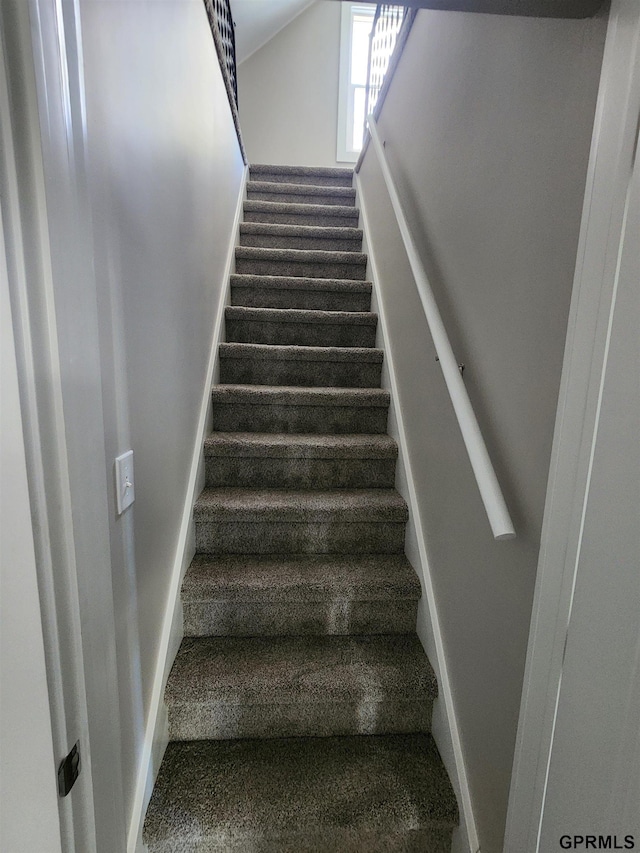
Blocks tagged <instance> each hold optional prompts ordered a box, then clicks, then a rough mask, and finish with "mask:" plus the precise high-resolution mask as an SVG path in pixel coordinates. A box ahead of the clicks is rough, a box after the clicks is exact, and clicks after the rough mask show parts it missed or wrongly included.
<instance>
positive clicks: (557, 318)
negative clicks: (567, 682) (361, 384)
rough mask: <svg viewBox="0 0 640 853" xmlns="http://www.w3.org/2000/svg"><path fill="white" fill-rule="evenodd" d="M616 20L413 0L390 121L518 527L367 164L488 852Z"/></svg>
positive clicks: (513, 717)
mask: <svg viewBox="0 0 640 853" xmlns="http://www.w3.org/2000/svg"><path fill="white" fill-rule="evenodd" d="M605 29H606V20H605V18H604V17H603V16H601V17H598V18H595V19H591V20H586V21H557V20H556V21H552V20H543V19H539V20H537V19H525V18H503V17H498V16H491V15H473V14H463V13H455V14H454V13H447V12H437V11H426V10H422V11H420V12H419V13H418V16H417V19H416V22H415V24H414V27H413V30H412V32H411V34H410V36H409V40H408V43H407V45H406V47H405V51H404V54H403V56H402V59H401V61H400V64H399V66H398V68H397V71H396V75H395V77H394V79H393V82H392V85H391V88H390V91H389V94H388V96H387V99H386V101H385V104H384V106H383V109H382V113H381V116H380V119H379V126H380V133H381V136H382V138H383V139H385V140H386V154H387V157H388V159H389V163H390V167H391V170H392V173H393V174H394V177H395V180H396V183H397V185H398V188H399V192H400V197H401V199H402V200H403V203H404V204H405V207H406V210H407V214H408V218H409V222H410V225H411V227H412V229H413V234H414V237H415V239H416V242H417V245H418V248H419V250H420V252H421V256H422V261H423V263H424V265H425V268H426V270H427V274H428V275H429V277H430V280H431V283H432V287H433V290H434V292H435V295H436V298H437V300H438V303H439V307H440V310H441V312H442V314H443V318H444V320H445V324H446V326H447V329H448V331H449V335H450V337H451V340H452V344H453V348H454V352H456V354H457V356H458V358H459V360H460V361H461V362H464V363H465V365H466V369H465V373H464V377H465V382H466V384H467V388H468V390H469V395H470V397H471V401H472V403H473V405H474V408H475V410H476V414H477V416H478V420H479V422H480V426H481V429H482V430H483V433H484V435H485V439H486V441H487V445H488V449H489V453H490V455H491V457H492V459H493V461H494V464H495V465H496V470H497V474H498V479H499V481H500V483H501V485H502V487H503V490H504V492H505V497H506V500H507V504H508V506H509V508H510V510H511V512H512V516H513V519H514V523H515V525H516V530H517V534H518V537H517V539H515V540H513V541H508V542H495V541H494V540H493V539H492V536H491V531H490V528H489V525H488V522H487V519H486V515H485V513H484V509H483V506H482V503H481V500H480V497H479V493H478V491H477V486H476V484H475V480H474V478H473V474H472V472H471V468H470V465H469V462H468V458H467V456H466V451H465V448H464V445H463V442H462V438H461V436H460V432H459V428H458V426H457V423H456V421H455V416H454V414H453V409H452V407H451V404H450V401H449V398H448V395H447V391H446V388H445V385H444V380H443V379H442V375H441V371H440V369H439V366H438V365H437V363H436V362H435V352H434V348H433V344H432V341H431V338H430V335H429V331H428V328H427V326H426V321H425V319H424V315H423V313H422V309H421V306H420V302H419V298H418V295H417V292H416V290H415V285H414V283H413V280H412V276H411V272H410V269H409V266H408V261H407V259H406V255H405V254H404V249H403V247H402V243H401V238H400V235H399V232H398V230H397V227H396V224H395V219H394V217H393V212H392V209H391V205H390V202H389V199H388V196H387V193H386V190H385V187H384V182H383V179H382V176H381V173H380V170H379V167H378V164H377V162H376V155H375V152H374V151H373V150H372V148H369V150H368V151H367V153H366V156H365V158H364V161H363V165H362V168H361V172H360V179H361V187H362V192H363V194H364V196H365V198H366V200H367V209H368V211H369V220H370V222H369V224H370V228H371V234H370V237H371V240H372V243H373V246H374V248H375V253H376V258H377V259H378V274H379V278H380V285H381V287H380V289H381V298H382V300H383V302H384V310H385V314H386V322H387V326H388V332H389V340H390V345H391V348H392V355H393V359H394V363H395V370H396V376H397V381H398V385H399V401H398V402H399V405H400V406H401V408H402V413H403V419H404V422H405V428H406V436H407V443H408V450H409V454H410V464H411V466H412V470H413V475H414V479H415V481H416V485H417V491H418V502H419V508H420V516H421V522H422V526H423V529H424V531H425V535H426V540H427V541H426V548H427V554H428V558H429V565H430V571H431V574H432V581H433V586H434V590H435V596H436V605H437V608H438V614H439V618H440V627H441V631H442V636H443V643H444V649H445V655H446V659H447V664H448V669H449V676H450V680H451V686H452V692H453V699H454V705H455V710H456V715H457V719H458V724H459V728H460V736H461V741H462V750H463V753H464V759H465V764H466V769H467V774H468V778H469V785H470V789H471V798H472V802H473V807H474V815H475V820H476V825H477V829H478V834H479V838H480V845H481V849H482V850H483V853H498V851H500V850H501V849H502V839H503V833H504V823H505V815H506V807H507V798H508V790H509V780H510V775H511V767H512V761H513V749H514V742H515V733H516V727H517V721H518V710H519V701H520V693H521V688H522V678H523V672H524V662H525V655H526V646H527V636H528V630H529V620H530V615H531V604H532V595H533V587H534V582H535V573H536V563H537V555H538V549H539V541H540V529H541V523H542V514H543V508H544V500H545V489H546V479H547V473H548V466H549V458H550V450H551V439H552V432H553V426H554V417H555V409H556V403H557V394H558V388H559V382H560V370H561V364H562V354H563V347H564V341H565V334H566V322H567V316H568V309H569V300H570V295H571V285H572V280H573V272H574V267H575V260H576V249H577V242H578V233H579V226H580V215H581V209H582V198H583V193H584V182H585V175H586V167H587V159H588V154H589V145H590V140H591V131H592V125H593V117H594V109H595V100H596V94H597V85H598V80H599V73H600V65H601V59H602V49H603V42H604V35H605ZM426 619H427V615H426V608H425V609H423V610H422V611H421V615H420V616H419V622H420V621H421V622H422V624H419V626H418V627H419V631H420V633H421V634H424V633H428V631H427V629H426Z"/></svg>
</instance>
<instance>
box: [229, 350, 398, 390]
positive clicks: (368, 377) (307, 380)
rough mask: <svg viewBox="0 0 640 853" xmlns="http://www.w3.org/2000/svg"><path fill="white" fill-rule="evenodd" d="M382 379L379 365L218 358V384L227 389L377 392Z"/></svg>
mask: <svg viewBox="0 0 640 853" xmlns="http://www.w3.org/2000/svg"><path fill="white" fill-rule="evenodd" d="M381 375H382V363H381V362H378V363H376V362H348V361H293V360H284V359H282V360H281V359H272V358H269V357H260V356H258V357H256V358H227V357H226V356H225V357H223V356H221V357H220V382H221V383H223V384H229V385H278V386H280V385H285V386H286V385H288V386H302V387H314V388H379V387H380V377H381Z"/></svg>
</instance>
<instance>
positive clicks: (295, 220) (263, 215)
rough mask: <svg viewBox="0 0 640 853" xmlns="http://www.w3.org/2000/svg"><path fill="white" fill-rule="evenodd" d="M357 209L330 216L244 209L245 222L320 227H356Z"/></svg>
mask: <svg viewBox="0 0 640 853" xmlns="http://www.w3.org/2000/svg"><path fill="white" fill-rule="evenodd" d="M358 215H359V214H358V211H357V210H355V208H354V214H353V216H331V214H322V215H318V214H314V213H283V212H280V211H279V212H277V213H275V212H270V211H266V210H265V211H262V210H245V212H244V221H245V222H263V223H265V224H267V223H268V224H271V225H311V226H318V227H321V228H334V227H337V228H342V227H345V228H357V227H358Z"/></svg>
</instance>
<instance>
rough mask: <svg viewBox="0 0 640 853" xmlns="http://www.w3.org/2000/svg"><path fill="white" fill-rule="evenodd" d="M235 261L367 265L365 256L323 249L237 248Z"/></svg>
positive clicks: (357, 253) (359, 253)
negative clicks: (262, 260) (263, 260)
mask: <svg viewBox="0 0 640 853" xmlns="http://www.w3.org/2000/svg"><path fill="white" fill-rule="evenodd" d="M236 259H240V260H261V259H265V260H270V261H281V262H282V263H288V262H290V263H294V264H302V263H315V264H323V263H342V264H348V265H350V266H354V267H362V266H366V264H367V256H366V255H363V254H362V253H361V252H332V251H328V250H323V249H262V248H260V247H259V246H238V247H237V248H236Z"/></svg>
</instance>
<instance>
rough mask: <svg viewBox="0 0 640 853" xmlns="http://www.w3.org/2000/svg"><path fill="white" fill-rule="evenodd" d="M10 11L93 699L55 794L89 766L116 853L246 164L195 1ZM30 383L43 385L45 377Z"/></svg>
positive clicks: (104, 834) (35, 289) (63, 532)
mask: <svg viewBox="0 0 640 853" xmlns="http://www.w3.org/2000/svg"><path fill="white" fill-rule="evenodd" d="M7 8H9V4H7ZM11 8H14V9H16V10H17V11H20V13H21V16H22V17H24V14H27V15H28V14H29V11H30V12H31V13H36V12H37V14H33V17H32V19H31V34H32V38H33V40H34V45H33V50H34V55H35V57H36V59H37V62H36V73H35V82H34V83H33V87H34V88H35V89H37V97H38V106H39V118H40V123H39V127H38V128H36V133H37V134H38V139H37V140H35V139H32V138H29V137H28V129H27V130H25V144H24V145H23V147H22V150H21V151H20V152H19V155H20V157H19V162H18V172H19V174H18V179H19V180H22V179H24V182H23V184H22V186H25V187H26V186H27V181H32V180H33V182H35V181H36V178H37V177H38V176H39V175H40V174H41V173H42V175H43V182H42V187H38V188H37V189H38V190H39V191H40V190H42V197H43V213H44V217H45V218H44V220H43V221H40V222H37V223H36V224H34V222H31V220H30V221H29V223H28V225H29V227H31V226H33V230H34V235H33V242H34V244H35V248H36V251H33V252H31V255H30V257H29V258H28V260H29V263H31V262H32V261H33V264H34V265H35V263H36V260H35V259H38V260H39V262H41V264H42V267H43V268H45V274H46V275H44V276H43V275H42V274H40V273H41V271H40V270H37V271H36V274H34V275H32V277H31V279H30V287H29V288H28V289H27V293H25V294H21V298H24V299H26V300H29V302H30V303H33V323H34V328H33V333H34V334H35V335H36V343H38V344H40V345H43V346H46V345H47V340H48V339H47V337H46V335H45V334H44V333H43V337H42V338H41V339H38V338H37V335H38V334H39V329H40V326H41V325H43V322H44V323H48V322H49V321H51V325H50V326H48V328H47V333H51V335H52V336H53V338H54V339H56V340H55V343H56V345H57V347H58V348H57V349H52V350H51V358H52V359H53V362H54V363H53V371H54V377H57V375H58V372H59V384H60V387H61V395H62V396H61V405H62V412H61V413H60V418H62V417H64V423H63V426H64V432H63V434H62V436H61V439H62V441H63V443H64V449H65V452H66V454H67V457H68V471H69V492H70V501H71V504H72V505H71V507H70V510H71V514H72V525H71V527H69V526H67V527H64V526H63V525H61V528H60V529H59V530H55V531H54V533H53V534H52V535H56V536H58V537H59V538H61V539H62V540H63V541H64V542H67V543H70V547H71V550H72V551H74V558H75V570H76V571H77V585H78V591H79V598H80V620H81V624H82V650H80V649H77V648H75V649H65V652H66V653H68V655H69V657H68V658H67V660H66V663H67V666H68V669H69V671H71V670H70V665H71V663H72V662H73V659H75V658H78V659H79V660H80V661H82V653H83V654H84V673H85V681H86V690H87V705H88V709H89V737H90V744H91V755H90V760H89V756H88V755H87V754H86V753H85V758H84V760H85V768H86V772H85V773H83V774H81V779H80V780H79V784H78V785H77V786H76V790H74V795H73V797H70V798H69V800H72V799H77V796H78V789H80V788H82V787H83V785H84V784H85V780H86V779H88V778H92V779H93V795H94V799H95V811H96V827H97V834H98V844H99V848H100V849H104V850H114V851H115V850H122V849H124V844H125V834H126V825H127V824H128V822H129V820H130V818H131V811H132V800H133V791H134V785H135V781H136V776H137V773H138V769H139V765H140V760H141V754H142V746H143V740H144V736H145V726H146V723H147V716H148V714H149V708H150V694H151V689H152V680H153V676H154V674H155V671H156V665H157V662H158V656H159V645H160V635H161V631H162V627H163V620H164V617H165V612H166V610H167V604H168V601H167V599H168V593H169V588H170V582H171V576H172V570H173V568H174V564H175V561H176V549H177V544H178V533H179V529H180V523H181V520H182V514H183V507H184V505H185V499H186V498H187V480H188V477H189V469H190V465H191V460H192V455H193V451H194V441H195V438H196V428H197V423H198V418H199V415H200V407H201V402H202V399H203V394H205V393H206V389H205V377H206V371H207V366H208V360H209V354H210V350H211V344H212V338H213V329H214V322H215V319H216V314H217V308H218V305H219V301H220V295H221V292H222V290H223V288H224V287H225V285H226V283H225V282H224V281H223V270H224V266H225V262H226V257H227V252H228V248H229V243H230V240H231V238H232V234H231V228H232V224H233V217H234V213H235V210H236V204H237V200H238V194H239V191H240V186H241V182H242V176H243V163H242V158H241V155H240V151H239V147H238V142H237V138H236V134H235V130H234V127H233V122H232V119H231V114H230V110H229V104H228V100H227V96H226V93H225V89H224V85H223V82H222V78H221V73H220V68H219V64H218V60H217V57H216V54H215V50H214V47H213V43H212V39H211V33H210V30H209V25H208V21H207V18H206V13H205V10H204V6H203V4H202V3H200V2H198V3H196V2H192V0H164V2H162V3H157V2H155V0H136V2H131V3H111V2H93V0H82V2H81V3H80V4H79V11H80V19H79V21H78V20H77V19H76V18H75V13H76V7H75V5H74V4H62V7H60V8H61V9H62V17H61V18H57V12H58V11H59V10H58V4H57V3H54V2H53V0H37V2H34V3H33V4H30V5H29V6H27V4H22V0H16V3H14V4H13V5H12V7H11ZM4 11H5V9H4V4H3V13H4ZM22 13H24V14H22ZM27 23H28V21H27ZM78 24H80V26H78ZM62 33H63V34H64V39H62V38H61V34H62ZM61 45H64V48H65V50H66V54H64V53H63V55H60V49H61ZM16 50H17V47H16ZM16 68H17V65H16ZM61 69H64V73H62V70H61ZM27 85H31V84H30V81H29V82H28V83H25V87H27ZM29 94H31V92H29ZM85 110H86V113H85ZM24 113H26V110H25V109H24V106H22V108H21V110H16V115H17V116H19V117H21V116H22V115H23V114H24ZM32 142H33V145H32V146H31V150H29V146H30V144H31V143H32ZM36 142H37V143H40V142H41V144H42V152H38V151H37V150H36V149H37V145H36ZM34 175H35V176H36V177H35V178H34V177H33V176H34ZM39 200H40V197H39V198H38V202H39ZM37 215H38V214H37V213H36V214H34V215H33V216H32V217H31V219H32V220H34V221H35V219H36V218H37ZM25 221H26V213H25ZM40 227H42V228H43V230H44V231H46V234H45V235H44V237H45V238H46V239H44V238H43V239H44V242H43V243H42V244H40V243H39V242H38V240H39V234H37V233H35V231H36V230H37V228H40ZM40 248H42V249H43V251H44V252H45V253H46V252H48V255H47V256H46V257H45V255H44V254H43V255H42V257H39V256H38V252H37V250H39V249H40ZM47 277H49V278H47ZM43 278H46V281H45V284H42V281H41V279H43ZM49 283H50V290H51V294H52V305H51V306H48V305H47V306H44V308H43V305H44V303H43V298H41V296H40V292H41V290H46V288H47V287H49ZM38 300H39V301H38ZM30 307H31V305H30ZM43 311H44V312H45V313H44V315H43V316H40V313H42V312H43ZM47 311H49V313H48V314H47V313H46V312H47ZM39 312H40V313H39ZM43 318H44V319H43ZM38 323H40V326H39V325H38ZM37 378H38V382H39V383H41V384H42V386H43V387H44V389H45V391H46V392H47V393H48V392H49V391H50V392H51V395H55V390H51V389H54V386H55V385H56V383H55V382H51V381H50V378H49V376H48V375H47V374H44V373H43V374H42V375H41V376H39V377H37ZM35 390H36V392H38V393H39V391H40V390H41V389H40V387H38V388H37V389H35ZM32 391H33V389H26V391H25V393H27V394H31V393H32ZM40 414H41V416H44V415H45V414H46V413H45V412H44V410H43V411H42V412H40ZM57 426H58V423H53V421H50V422H49V424H48V431H49V433H53V432H55V429H56V427H57ZM45 435H46V432H45ZM58 437H59V436H56V438H58ZM128 448H133V450H134V455H135V477H136V501H135V504H134V505H133V507H132V508H131V509H130V510H128V511H127V512H126V513H125V514H124V515H123V516H122V517H118V516H117V515H116V512H115V499H114V497H115V496H114V477H113V460H114V458H115V457H116V456H117V455H118V454H120V453H122V452H123V451H125V450H127V449H128ZM63 485H64V484H63ZM61 488H62V487H61ZM52 493H53V492H52ZM71 537H73V538H71ZM56 568H57V569H61V568H63V567H56ZM58 573H59V574H60V571H59V572H58ZM73 581H74V583H75V582H76V577H74V578H73ZM59 615H62V614H59ZM64 616H65V617H68V618H69V619H70V620H73V619H74V618H75V616H74V614H73V613H71V614H64ZM61 642H62V641H61ZM80 723H81V721H80ZM69 734H70V735H71V738H70V741H69V744H68V746H67V747H66V749H68V748H69V747H70V746H71V744H72V743H73V742H74V740H75V738H76V737H78V736H80V735H82V740H83V745H84V748H86V741H85V739H84V734H85V733H84V732H83V731H82V732H81V731H80V729H79V722H78V719H76V718H72V717H71V715H70V717H69ZM66 749H65V752H66ZM63 754H64V752H63V751H62V749H60V755H63ZM90 774H91V776H90ZM81 846H82V845H81ZM83 849H85V847H83ZM86 849H87V850H89V849H90V847H88V846H87V847H86Z"/></svg>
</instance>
